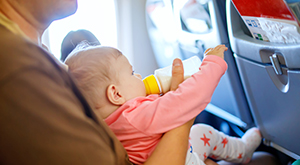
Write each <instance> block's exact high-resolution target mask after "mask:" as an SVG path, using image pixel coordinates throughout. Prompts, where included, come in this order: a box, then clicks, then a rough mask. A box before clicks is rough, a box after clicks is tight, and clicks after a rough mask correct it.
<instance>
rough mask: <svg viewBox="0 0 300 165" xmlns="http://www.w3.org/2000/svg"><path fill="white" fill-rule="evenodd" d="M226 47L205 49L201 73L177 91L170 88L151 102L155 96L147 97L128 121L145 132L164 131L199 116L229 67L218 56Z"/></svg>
mask: <svg viewBox="0 0 300 165" xmlns="http://www.w3.org/2000/svg"><path fill="white" fill-rule="evenodd" d="M226 49H227V48H226V47H224V46H217V47H216V48H214V49H211V50H210V51H211V52H210V51H208V52H206V54H207V56H206V57H205V58H204V59H203V61H202V64H201V67H200V68H199V72H197V73H195V74H194V75H193V76H192V77H190V78H188V79H187V80H186V81H184V82H183V83H181V84H180V85H179V87H178V89H177V90H176V91H170V92H168V93H166V94H165V95H164V96H162V97H160V98H157V99H154V100H152V101H150V100H151V98H153V97H155V98H156V96H151V95H150V96H148V99H149V101H148V100H146V101H144V102H143V103H142V104H139V108H136V109H135V111H131V112H130V113H131V115H130V117H128V120H129V121H130V122H131V124H132V125H134V126H135V127H136V128H137V129H140V130H145V133H147V132H148V131H149V132H152V133H153V132H154V133H162V132H165V131H168V130H170V129H173V128H175V127H178V126H180V125H182V124H183V123H185V122H186V121H188V120H191V119H192V118H194V117H195V116H197V115H198V114H199V113H200V112H201V111H202V110H204V108H205V107H206V106H207V104H208V103H209V102H210V100H211V97H212V94H213V92H214V90H215V88H216V86H217V85H218V83H219V81H220V78H221V77H222V75H223V74H224V73H225V71H226V69H227V64H226V62H225V61H224V60H223V59H222V56H221V57H219V55H221V54H222V53H223V52H224V51H225V50H226ZM209 52H210V53H209ZM212 53H215V54H216V55H212ZM138 109H139V110H138ZM145 118H147V119H151V120H145ZM145 128H147V129H145Z"/></svg>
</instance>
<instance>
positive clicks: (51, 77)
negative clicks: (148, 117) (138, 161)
mask: <svg viewBox="0 0 300 165" xmlns="http://www.w3.org/2000/svg"><path fill="white" fill-rule="evenodd" d="M76 9H77V1H76V0H1V1H0V24H1V25H0V36H1V37H0V50H1V51H0V52H1V53H0V68H1V72H0V91H1V92H0V109H1V111H0V116H1V117H0V125H1V126H0V134H1V138H0V146H1V147H0V155H1V156H0V157H1V158H0V164H131V162H129V160H128V156H127V153H126V152H125V150H124V148H123V147H122V145H121V144H120V142H119V141H118V140H117V139H116V137H115V135H114V134H113V133H112V132H111V130H110V129H109V128H108V127H107V125H106V124H105V123H104V122H103V121H102V119H98V118H97V117H96V116H95V115H94V113H93V111H92V109H91V108H90V106H89V105H88V103H87V101H86V100H85V98H84V97H83V96H82V95H81V92H80V91H79V90H78V89H77V87H76V85H75V83H74V82H73V79H72V78H71V77H70V76H69V74H68V73H67V72H66V71H65V69H64V67H63V66H62V64H61V63H60V62H59V61H58V60H56V59H55V58H54V57H53V56H52V55H51V54H50V53H49V52H48V51H47V50H45V49H44V48H42V43H41V36H42V34H43V32H44V30H45V29H46V28H47V27H48V26H49V25H50V24H51V23H52V22H53V21H54V20H57V19H61V18H64V17H66V16H69V15H71V14H73V13H75V11H76ZM180 70H181V69H179V71H180ZM181 71H182V70H181ZM175 77H176V76H175ZM177 81H178V82H177V83H180V82H181V81H182V80H180V78H179V79H178V80H177ZM173 82H175V83H174V84H175V85H174V86H177V85H178V84H176V80H174V81H173ZM192 123H193V121H191V122H189V123H188V124H186V125H184V126H182V127H180V128H177V129H176V130H174V131H173V132H172V131H171V132H170V133H171V134H177V135H178V136H177V138H173V137H174V136H168V134H166V135H165V136H164V137H165V140H164V141H162V143H160V144H159V146H161V147H158V149H157V150H156V151H155V152H154V153H153V156H151V157H150V159H149V161H148V162H146V164H160V163H164V164H183V163H184V159H185V156H182V157H180V156H177V157H176V158H175V159H174V158H173V155H174V154H178V152H179V153H180V152H183V153H185V152H186V151H185V150H186V148H187V145H188V144H187V143H186V144H185V143H182V141H184V140H178V139H180V138H183V139H188V134H189V129H190V126H191V125H192ZM171 142H172V143H171ZM173 143H175V144H178V145H177V147H171V145H172V146H173V145H174V144H173ZM161 155H163V157H162V156H161ZM178 155H179V154H178ZM180 155H182V154H180Z"/></svg>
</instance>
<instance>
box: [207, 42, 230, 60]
mask: <svg viewBox="0 0 300 165" xmlns="http://www.w3.org/2000/svg"><path fill="white" fill-rule="evenodd" d="M226 50H228V48H227V47H226V46H225V45H218V46H216V47H214V48H208V49H206V50H205V52H204V55H205V56H207V55H215V56H218V57H221V58H223V59H224V52H225V51H226Z"/></svg>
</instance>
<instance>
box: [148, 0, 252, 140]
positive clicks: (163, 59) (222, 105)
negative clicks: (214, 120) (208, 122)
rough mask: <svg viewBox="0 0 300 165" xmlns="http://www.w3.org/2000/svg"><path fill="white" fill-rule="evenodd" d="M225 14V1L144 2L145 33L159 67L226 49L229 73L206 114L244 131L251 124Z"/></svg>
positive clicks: (166, 0)
mask: <svg viewBox="0 0 300 165" xmlns="http://www.w3.org/2000/svg"><path fill="white" fill-rule="evenodd" d="M225 15H226V12H225V1H224V0H202V1H192V0H148V1H147V3H146V20H147V28H148V34H149V38H150V40H151V44H152V48H153V51H154V55H155V58H156V60H157V63H158V65H159V67H165V66H167V65H170V64H171V62H172V60H173V59H174V58H176V57H179V58H181V59H182V60H184V59H186V58H189V57H191V56H194V55H196V56H199V57H200V58H203V52H204V51H205V50H206V49H207V48H210V47H215V46H217V45H219V44H225V45H226V46H227V47H228V48H229V49H228V51H226V52H225V60H226V61H227V63H228V70H227V71H226V73H225V75H224V76H223V77H222V78H221V81H220V83H219V85H218V86H217V88H216V90H215V92H214V94H213V97H212V100H211V103H210V104H209V105H208V106H207V107H206V112H209V113H211V114H213V115H215V116H217V117H218V118H221V119H222V120H224V121H227V122H229V123H230V125H233V126H237V127H238V128H239V129H242V131H244V130H246V129H248V128H250V127H252V126H253V125H254V122H253V118H252V115H251V113H250V110H249V106H248V103H247V101H246V97H245V93H244V90H243V87H242V84H241V80H240V77H239V73H238V71H237V68H236V62H235V59H234V57H233V53H232V52H231V50H230V44H229V39H228V33H227V26H226V16H225ZM201 114H204V113H201ZM242 131H241V130H240V131H239V132H241V133H243V132H242ZM241 133H239V134H238V135H242V134H241Z"/></svg>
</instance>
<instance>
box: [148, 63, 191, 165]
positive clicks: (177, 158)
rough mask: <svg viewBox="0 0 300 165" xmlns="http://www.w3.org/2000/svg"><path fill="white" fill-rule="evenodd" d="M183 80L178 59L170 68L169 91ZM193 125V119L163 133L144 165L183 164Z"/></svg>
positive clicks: (181, 66) (174, 88) (181, 67)
mask: <svg viewBox="0 0 300 165" xmlns="http://www.w3.org/2000/svg"><path fill="white" fill-rule="evenodd" d="M183 80H184V76H183V65H182V62H181V60H180V59H175V60H174V61H173V67H172V81H171V90H176V89H177V88H178V85H179V84H180V83H181V82H183ZM193 123H194V119H192V120H190V121H189V122H187V123H185V124H184V125H182V126H180V127H177V128H174V129H173V130H170V131H169V132H167V133H165V134H164V136H163V137H162V139H161V141H160V142H159V144H158V145H157V147H156V149H155V150H154V152H153V153H152V155H151V156H150V157H149V159H148V160H147V162H146V163H145V165H152V164H153V165H160V164H162V165H165V164H172V165H183V164H185V158H186V153H187V149H188V139H189V133H190V128H191V126H192V125H193Z"/></svg>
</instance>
